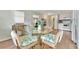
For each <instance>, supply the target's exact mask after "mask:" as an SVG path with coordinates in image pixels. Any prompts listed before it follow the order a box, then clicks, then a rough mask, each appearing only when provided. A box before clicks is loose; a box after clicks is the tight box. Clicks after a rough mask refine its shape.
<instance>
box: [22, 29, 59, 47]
mask: <svg viewBox="0 0 79 59" xmlns="http://www.w3.org/2000/svg"><path fill="white" fill-rule="evenodd" d="M50 33H51V34H54V35H56V34H57V33H58V30H54V29H50V28H44V29H43V30H41V31H38V30H33V31H32V36H36V37H37V40H36V41H35V42H31V44H29V45H27V46H29V47H33V46H34V45H36V44H38V45H39V46H40V47H41V48H43V41H42V38H41V36H42V35H46V34H50ZM25 36H27V35H25ZM20 38H22V37H20Z"/></svg>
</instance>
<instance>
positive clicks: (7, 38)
mask: <svg viewBox="0 0 79 59" xmlns="http://www.w3.org/2000/svg"><path fill="white" fill-rule="evenodd" d="M10 39H11V37H6V38H3V39H0V42H3V41H6V40H10Z"/></svg>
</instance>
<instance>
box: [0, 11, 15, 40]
mask: <svg viewBox="0 0 79 59" xmlns="http://www.w3.org/2000/svg"><path fill="white" fill-rule="evenodd" d="M13 23H14V20H13V12H12V11H10V10H0V41H3V40H6V39H8V38H9V37H10V32H11V25H12V24H13Z"/></svg>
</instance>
